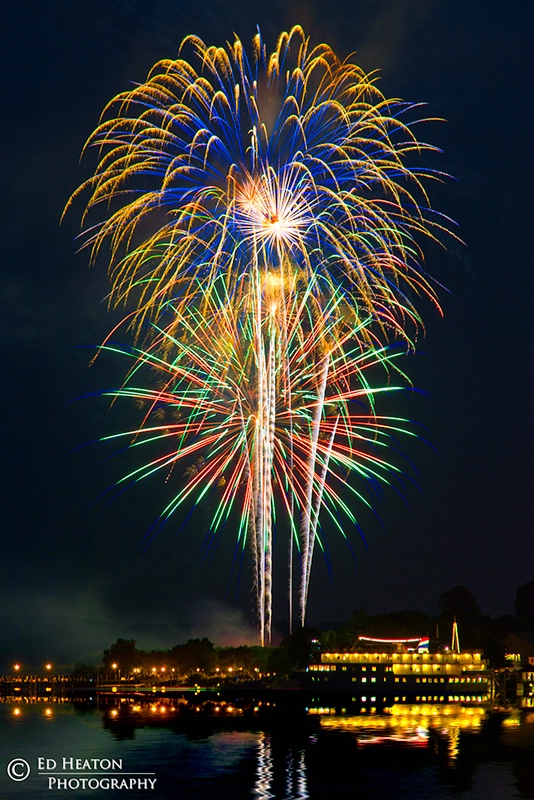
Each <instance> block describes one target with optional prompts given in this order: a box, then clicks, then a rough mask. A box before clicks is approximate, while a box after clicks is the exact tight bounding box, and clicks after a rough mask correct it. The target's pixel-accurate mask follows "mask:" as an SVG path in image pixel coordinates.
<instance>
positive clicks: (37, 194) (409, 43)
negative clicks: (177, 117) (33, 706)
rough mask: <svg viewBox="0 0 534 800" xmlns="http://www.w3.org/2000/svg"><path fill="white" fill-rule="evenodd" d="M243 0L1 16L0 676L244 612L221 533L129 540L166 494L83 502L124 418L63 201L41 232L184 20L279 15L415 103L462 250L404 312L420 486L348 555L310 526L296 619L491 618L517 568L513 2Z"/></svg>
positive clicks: (107, 466) (530, 571) (524, 373)
mask: <svg viewBox="0 0 534 800" xmlns="http://www.w3.org/2000/svg"><path fill="white" fill-rule="evenodd" d="M249 8H250V7H249V5H248V4H244V3H241V4H240V3H238V2H227V3H223V2H219V1H218V0H217V1H216V2H199V3H196V4H191V3H187V4H185V3H182V2H180V1H179V0H172V1H171V0H152V1H151V2H148V1H147V2H142V1H141V0H131V1H130V2H127V0H79V2H75V3H73V2H70V0H62V1H60V0H56V1H55V2H46V3H42V2H24V1H22V2H20V3H17V4H14V5H13V8H11V9H10V10H9V11H8V12H5V14H4V16H7V20H6V24H3V31H2V34H1V35H2V37H3V39H4V41H3V42H2V47H1V58H2V61H3V63H2V87H3V88H2V94H3V114H2V118H3V122H2V147H1V148H0V158H1V160H2V169H1V174H2V178H3V191H2V194H1V196H2V229H3V230H2V236H1V252H2V258H1V264H2V271H1V281H2V284H1V285H2V293H1V297H2V303H3V312H2V330H3V343H4V346H3V356H4V358H3V378H4V380H3V387H4V388H3V393H2V400H3V406H4V407H3V414H2V422H3V436H2V456H1V459H2V460H1V463H2V472H3V480H2V494H3V497H2V516H1V519H2V558H1V564H0V569H1V573H2V574H1V581H0V592H1V595H2V606H1V609H2V610H1V611H0V625H2V628H3V636H2V637H1V638H2V641H3V646H2V652H1V653H0V671H1V669H2V667H3V665H4V661H5V662H6V663H8V662H9V659H10V658H11V657H12V656H13V657H17V658H20V659H25V658H26V659H32V658H34V659H37V660H38V659H39V658H40V657H41V656H40V654H39V653H40V650H41V649H42V650H44V649H47V653H46V654H45V653H43V656H42V657H43V659H44V658H56V657H57V658H60V659H61V658H63V659H64V660H69V659H71V658H75V657H76V656H77V655H84V654H90V653H91V652H92V651H95V652H96V651H98V650H99V649H101V648H102V647H104V646H107V645H108V644H109V642H110V641H112V640H113V639H114V638H116V636H118V635H127V634H129V635H135V636H136V638H138V639H139V644H140V646H152V645H153V644H161V646H170V645H173V644H175V643H176V642H177V641H178V640H183V638H184V636H185V637H187V636H189V635H192V634H193V633H201V634H204V633H206V634H207V635H210V637H211V638H212V639H213V640H214V641H215V642H216V643H223V642H222V640H223V639H224V640H225V641H230V639H231V638H232V635H231V633H228V634H225V633H223V631H224V630H226V631H227V632H228V631H230V632H231V631H233V630H235V629H236V628H238V629H239V628H240V626H241V623H242V621H243V620H246V619H248V620H249V621H250V620H253V614H252V613H251V609H252V595H251V592H250V573H249V572H248V571H246V567H245V571H244V572H243V574H242V577H241V586H240V588H239V590H237V588H236V580H235V576H234V577H233V578H231V577H230V575H231V563H232V557H233V544H234V543H233V539H232V535H231V531H226V532H225V534H224V537H223V539H222V541H221V543H220V545H219V547H218V548H217V549H216V550H214V551H211V552H210V554H209V555H208V557H207V559H204V560H203V557H202V555H201V548H202V542H203V539H204V532H203V529H202V525H203V514H202V513H201V514H200V515H199V516H198V517H197V518H196V522H195V525H194V526H191V525H190V526H185V527H182V528H181V529H180V526H179V520H173V522H172V523H171V524H169V525H168V526H167V527H166V528H165V529H164V530H163V531H162V532H161V533H160V534H159V535H158V536H157V537H156V538H155V539H154V540H153V542H152V543H151V544H150V546H148V547H146V546H145V544H144V543H143V537H144V535H145V533H146V531H147V529H148V528H149V526H150V525H151V523H152V521H153V520H154V519H155V518H156V517H157V515H158V514H159V512H160V510H161V508H162V505H163V503H164V502H165V487H164V486H159V485H156V484H152V485H150V486H145V487H143V486H141V487H139V488H137V489H135V490H133V491H131V492H128V493H127V494H125V495H123V496H121V497H120V498H118V499H117V500H116V501H114V502H113V503H107V502H106V501H105V500H102V499H99V498H100V496H101V494H102V493H103V492H104V491H105V490H106V489H107V488H108V487H109V486H110V485H112V484H113V482H114V481H115V480H116V479H118V478H119V477H120V476H121V475H122V474H123V471H124V463H123V462H120V461H117V460H114V459H109V458H108V456H109V455H110V452H109V451H106V450H103V449H102V448H101V447H100V446H98V445H95V446H88V447H82V446H83V445H85V444H86V443H88V442H91V441H94V440H97V439H98V438H99V437H100V436H102V435H103V434H105V433H108V432H113V431H115V430H120V429H121V428H122V423H123V421H124V419H123V417H122V416H121V414H123V413H125V412H122V411H112V412H109V410H108V405H107V401H105V400H103V399H101V398H99V397H98V396H97V395H98V392H99V391H101V390H103V389H106V388H108V387H110V386H115V385H117V383H118V382H120V379H121V376H122V369H123V365H122V364H120V363H119V364H117V363H115V362H113V360H104V359H102V360H99V361H97V363H96V365H95V366H93V367H91V368H89V366H88V363H89V360H90V358H91V355H92V353H93V347H94V346H95V345H97V344H99V343H100V341H101V340H102V339H103V337H104V336H105V334H106V333H107V331H108V330H109V329H110V327H111V323H112V317H111V315H109V314H108V313H107V311H106V304H105V302H104V301H103V299H104V298H105V295H106V292H107V283H106V276H105V274H104V270H103V269H96V270H89V269H88V266H87V255H86V254H85V253H81V254H77V253H76V248H77V244H76V242H75V241H74V239H75V236H76V235H77V233H78V222H79V220H78V217H77V215H76V214H73V215H71V216H69V217H68V218H67V220H66V222H65V223H64V224H63V225H62V226H61V227H59V217H60V214H61V211H62V208H63V206H64V204H65V202H66V200H67V199H68V197H69V195H70V193H71V192H72V191H73V190H74V189H75V188H76V187H77V186H78V184H79V183H80V182H81V181H82V180H83V179H84V178H86V177H88V175H89V174H90V168H91V165H90V162H89V161H88V162H82V163H81V165H80V163H79V154H80V151H81V148H82V146H83V143H84V141H85V139H86V137H87V136H88V134H89V133H90V132H91V131H92V129H93V128H94V126H95V125H96V123H97V121H98V117H99V114H100V111H101V110H102V108H103V106H104V104H105V103H106V102H107V101H108V100H109V99H110V98H111V97H113V96H114V95H115V94H116V93H118V92H119V91H121V90H123V89H124V88H126V87H127V86H128V83H129V82H130V81H142V80H143V79H144V77H145V76H146V73H147V71H148V69H149V68H150V67H151V66H152V64H153V63H154V62H155V61H157V60H159V59H160V58H164V57H173V56H174V55H175V54H176V50H177V47H178V44H179V42H180V41H181V40H182V38H183V37H184V36H185V35H186V34H188V33H197V34H199V35H200V36H202V37H203V38H204V39H205V40H206V41H208V42H210V43H217V44H219V43H223V42H224V41H225V40H226V39H227V38H229V39H231V38H232V33H233V32H234V31H235V32H236V33H238V34H239V35H240V37H241V38H242V39H243V40H244V41H247V40H250V38H251V37H252V36H253V34H254V32H255V25H256V24H257V23H259V24H260V25H261V28H262V32H263V34H264V37H265V38H266V39H267V41H268V42H274V40H275V37H276V36H277V34H278V33H279V32H280V30H283V29H287V28H288V27H289V26H291V25H293V24H295V23H300V24H302V25H303V26H304V27H305V29H306V32H307V33H309V34H310V35H311V36H312V39H313V40H314V41H315V42H319V41H326V42H328V43H329V44H330V45H331V46H333V47H334V48H335V49H336V51H337V52H338V53H340V54H348V53H349V52H352V51H356V53H357V56H356V60H357V61H358V62H359V63H360V65H361V66H362V67H363V68H364V69H366V70H372V69H375V68H377V69H379V70H380V71H381V75H382V79H381V88H382V91H383V92H384V93H385V94H386V95H387V96H399V97H402V98H404V99H407V100H412V101H426V102H427V103H428V104H429V114H430V115H432V116H439V117H444V118H445V119H446V120H447V122H446V123H443V124H437V123H436V124H432V125H429V126H428V130H427V131H426V132H425V136H426V137H427V138H429V139H430V140H431V141H432V143H434V144H437V145H438V146H440V147H442V148H443V149H444V151H445V152H444V155H443V156H442V157H441V158H440V161H439V167H440V168H441V169H443V170H444V171H446V172H448V173H450V174H452V175H454V176H455V178H456V180H455V181H451V182H449V183H447V184H446V185H445V186H441V187H437V188H436V191H434V192H433V195H432V197H433V201H434V205H435V206H436V207H437V208H439V209H440V210H442V211H444V212H445V213H447V214H450V215H451V216H452V217H453V218H454V219H456V220H457V221H458V223H459V225H460V228H459V232H460V235H461V236H462V238H463V239H464V240H465V242H466V243H467V247H466V248H461V247H460V246H455V247H453V248H452V249H451V252H450V253H449V254H448V255H444V254H440V253H435V252H433V251H432V252H429V254H428V259H429V261H428V264H427V266H428V269H429V271H430V272H431V273H433V274H434V275H436V277H437V278H438V279H439V280H440V281H441V282H442V283H443V284H445V286H446V287H447V289H448V291H447V292H446V291H443V292H442V302H443V308H444V311H445V317H444V319H440V318H439V317H438V316H437V315H436V314H435V313H434V312H433V311H432V309H431V308H430V307H428V308H427V309H423V315H424V318H425V322H426V324H427V335H426V338H425V339H424V340H423V341H422V342H421V343H420V352H419V354H418V355H417V356H415V357H414V358H412V359H411V361H410V363H407V364H406V365H405V366H406V370H407V371H408V372H409V374H410V375H411V376H412V378H413V380H414V383H415V385H416V386H417V388H418V389H420V390H421V391H420V392H419V393H417V394H415V395H410V396H409V397H407V398H405V400H404V401H403V402H404V406H403V408H402V413H404V414H406V415H408V416H409V417H410V418H412V419H413V420H415V421H416V422H418V423H420V424H421V425H422V426H423V427H422V432H423V435H424V437H425V438H426V439H428V440H429V442H430V443H431V445H432V447H429V446H427V445H425V444H423V443H418V444H415V445H413V446H410V448H409V449H408V450H406V448H405V452H406V455H407V456H408V457H409V458H410V459H411V461H412V462H413V463H414V464H415V466H416V468H417V472H411V473H410V474H411V476H412V477H413V478H414V480H415V481H416V483H417V484H418V488H415V487H410V486H408V487H407V490H406V498H405V500H402V499H400V498H399V497H398V496H396V495H395V494H394V493H385V494H384V496H383V498H381V499H379V502H378V505H377V511H378V513H379V515H380V520H381V522H380V523H379V522H378V521H377V520H376V519H375V518H374V517H373V516H372V515H365V514H364V515H362V526H363V529H364V533H365V536H366V543H367V544H366V546H365V545H364V544H363V543H362V541H361V539H360V538H359V536H358V534H357V533H356V532H354V535H353V537H352V541H353V550H354V558H352V557H351V556H350V555H349V550H348V549H347V548H346V546H345V545H344V544H343V543H342V542H340V541H337V540H336V537H334V536H333V537H332V538H329V545H330V549H331V569H332V579H331V580H330V579H329V576H328V570H327V568H326V566H325V564H324V563H323V562H322V561H321V560H320V559H319V558H317V561H316V563H315V566H314V575H313V578H312V589H311V595H310V602H309V621H310V622H325V621H334V620H342V619H344V618H345V617H346V616H348V614H349V613H350V611H351V610H352V609H353V608H356V607H363V608H365V609H366V610H368V611H370V612H375V611H376V612H378V611H386V610H396V609H401V608H417V609H420V610H423V611H427V612H429V613H435V612H436V611H437V607H436V601H437V598H438V596H439V594H441V592H443V591H445V590H447V589H449V588H451V587H453V586H455V585H458V584H464V585H467V586H468V587H469V588H471V590H472V591H473V592H474V593H475V595H476V597H477V599H478V602H479V605H480V606H481V608H482V610H483V611H484V612H485V613H488V614H491V615H499V614H501V613H508V612H512V610H513V602H514V597H515V589H516V588H517V586H519V585H522V584H524V583H526V582H527V581H528V580H532V579H533V578H534V544H533V538H532V522H531V520H532V514H531V507H529V497H530V495H529V489H530V494H531V495H532V455H531V453H532V441H533V437H532V426H531V425H529V423H530V420H531V418H532V417H531V415H532V400H531V398H532V392H531V389H532V355H531V354H532V322H531V312H530V308H531V302H532V278H531V274H532V269H531V264H529V259H531V252H532V247H531V241H530V240H531V225H532V222H531V220H532V202H531V190H530V186H531V182H530V179H531V175H530V174H529V162H530V161H531V159H530V153H529V144H530V140H531V130H532V118H531V111H530V106H531V98H532V84H531V82H529V70H528V68H527V58H528V52H529V46H530V48H531V45H532V41H531V36H529V34H531V33H532V29H531V19H529V18H528V16H527V14H528V8H529V6H528V4H526V3H524V4H522V3H516V4H515V5H514V4H512V5H510V4H503V3H501V2H487V1H486V0H484V1H483V0H475V2H469V3H465V2H463V1H461V0H426V1H425V0H420V1H419V2H417V0H384V1H383V2H381V1H380V0H373V1H372V0H365V1H362V2H358V0H353V2H349V1H348V0H345V2H343V1H341V2H336V3H331V2H327V1H326V0H324V2H323V1H322V0H314V2H311V3H306V2H302V3H301V2H297V3H286V4H283V3H281V2H269V3H267V2H259V3H257V4H255V10H254V13H253V12H252V11H250V10H249ZM530 52H532V50H531V49H530ZM88 396H90V397H88ZM80 398H84V399H80ZM529 522H530V530H529V529H528V523H529ZM277 559H278V560H277V565H278V567H279V569H278V575H279V578H278V580H277V584H276V591H277V597H278V603H277V606H276V608H275V617H277V618H280V619H284V618H285V616H286V610H285V606H284V604H283V602H282V597H283V594H284V586H283V583H282V575H283V574H284V572H285V547H283V548H282V549H281V552H280V553H278V555H277ZM278 581H279V582H280V583H278ZM228 587H229V588H228ZM132 626H133V627H132ZM135 626H137V627H135ZM224 626H226V628H225V627H224ZM182 634H184V635H182ZM65 638H68V639H69V640H70V644H69V645H68V646H66V645H65ZM168 639H170V640H168ZM15 651H16V652H15ZM56 653H58V655H57V656H56Z"/></svg>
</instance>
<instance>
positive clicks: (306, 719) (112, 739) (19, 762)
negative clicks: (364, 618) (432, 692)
mask: <svg viewBox="0 0 534 800" xmlns="http://www.w3.org/2000/svg"><path fill="white" fill-rule="evenodd" d="M264 711H268V709H266V708H265V709H264ZM0 760H1V763H0V770H1V774H0V797H1V798H2V800H11V799H12V798H13V800H19V798H20V799H21V800H22V798H25V799H27V800H30V799H31V800H35V799H36V798H41V797H44V798H49V800H58V799H59V798H67V797H72V798H76V797H84V798H86V797H91V798H104V797H105V798H129V797H135V798H138V797H145V798H150V797H154V798H177V799H178V800H226V798H228V800H267V798H275V800H307V799H308V798H309V800H337V799H338V798H340V799H341V798H343V800H344V799H345V798H362V800H367V799H369V800H397V799H398V800H412V799H413V800H444V799H445V798H468V799H469V800H514V799H515V798H534V710H532V711H523V712H519V711H512V712H509V713H507V714H501V713H487V712H486V711H485V710H484V709H482V708H480V707H474V708H461V707H460V706H396V707H393V708H392V709H390V710H389V711H388V713H376V714H371V713H369V714H360V715H355V714H350V713H346V714H342V713H332V709H330V710H329V709H310V710H309V711H308V712H307V713H306V714H299V715H294V714H289V715H286V714H284V713H283V712H281V711H280V710H278V713H276V714H274V713H273V714H268V713H262V714H260V716H256V717H254V716H246V715H244V714H243V713H242V710H241V709H235V708H232V707H231V705H230V704H228V703H227V704H226V705H224V704H222V705H221V706H220V707H218V706H214V705H212V706H211V707H210V709H209V713H207V710H206V708H205V707H203V706H202V704H201V705H200V706H199V707H198V711H196V709H195V708H192V709H191V708H189V709H188V713H187V714H184V713H183V708H181V707H180V706H179V704H177V703H176V701H173V700H168V699H167V700H161V699H154V701H153V702H150V701H148V700H147V701H144V702H142V703H137V704H136V703H135V702H134V701H130V700H125V699H122V700H121V699H120V698H116V699H115V701H114V702H109V701H108V702H106V704H104V705H102V704H100V705H97V704H96V702H95V701H92V702H91V701H89V700H87V701H84V702H79V703H71V702H64V701H63V702H62V701H53V700H52V699H50V700H49V701H47V702H46V701H37V702H30V701H27V700H24V699H22V698H21V699H18V700H17V701H10V700H9V699H8V700H7V701H6V702H3V703H0Z"/></svg>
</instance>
